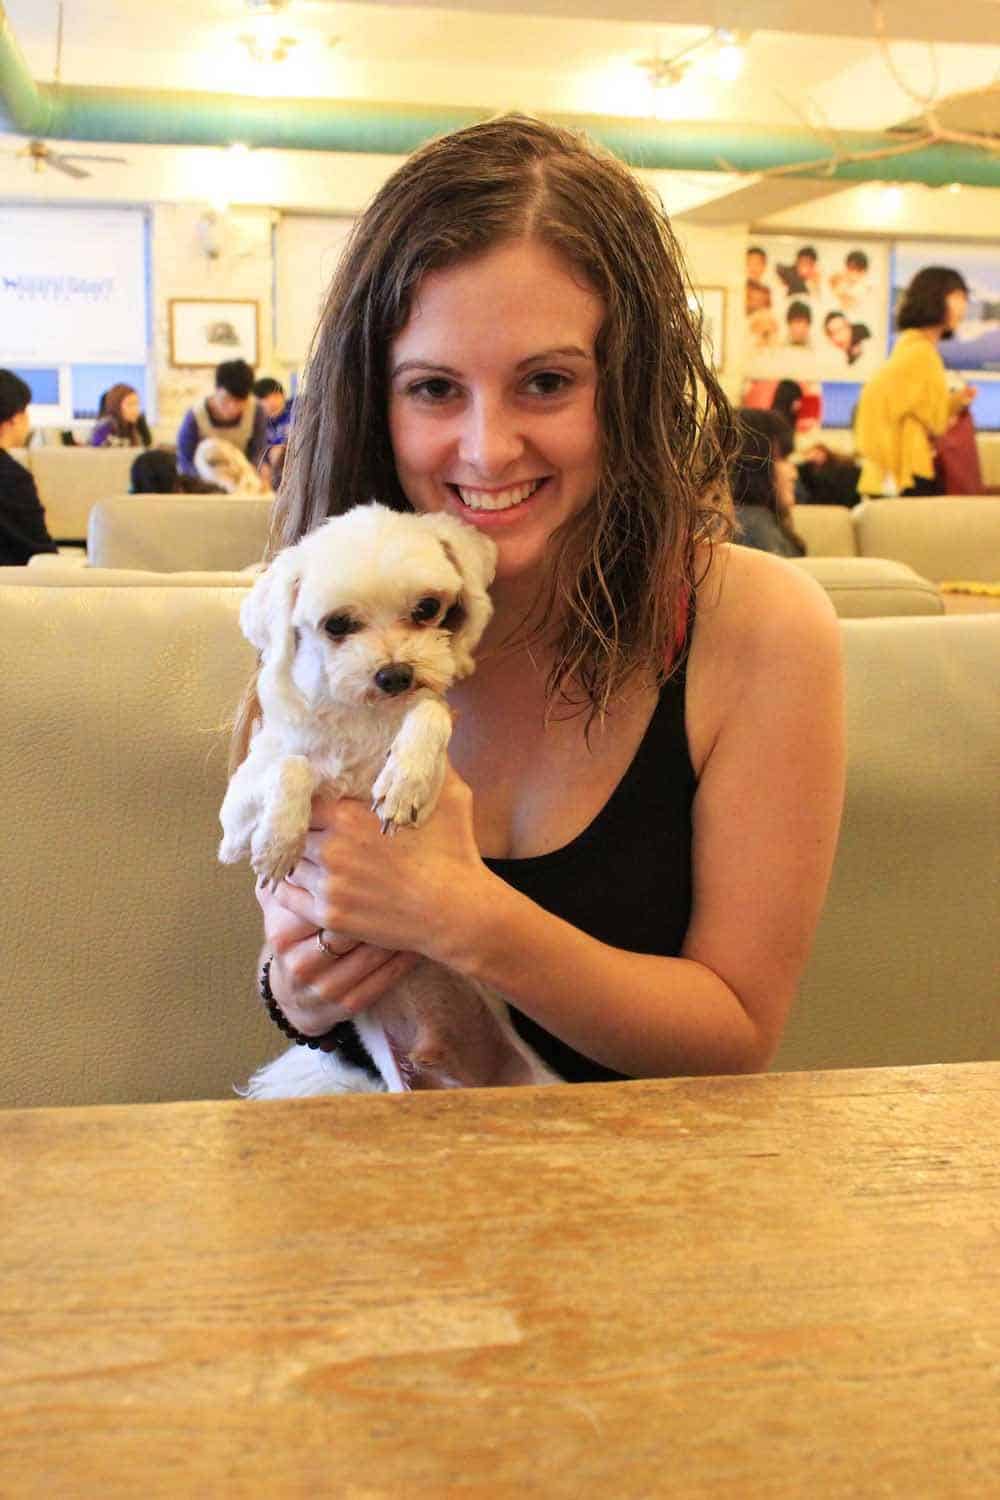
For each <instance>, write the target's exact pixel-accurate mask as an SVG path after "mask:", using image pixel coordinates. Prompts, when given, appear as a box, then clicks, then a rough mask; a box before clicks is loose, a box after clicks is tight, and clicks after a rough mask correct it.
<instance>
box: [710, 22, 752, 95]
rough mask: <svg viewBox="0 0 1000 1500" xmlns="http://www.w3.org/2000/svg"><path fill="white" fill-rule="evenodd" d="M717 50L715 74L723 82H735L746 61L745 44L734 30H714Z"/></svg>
mask: <svg viewBox="0 0 1000 1500" xmlns="http://www.w3.org/2000/svg"><path fill="white" fill-rule="evenodd" d="M716 40H717V42H718V44H719V50H718V52H717V54H716V58H715V72H716V75H717V76H718V77H719V78H721V79H722V81H723V83H735V82H736V80H737V78H739V76H740V74H741V73H742V72H743V67H744V64H745V63H746V44H745V42H744V40H743V38H742V37H741V36H740V34H739V33H738V32H736V31H728V30H726V29H725V28H722V29H720V30H719V31H717V32H716Z"/></svg>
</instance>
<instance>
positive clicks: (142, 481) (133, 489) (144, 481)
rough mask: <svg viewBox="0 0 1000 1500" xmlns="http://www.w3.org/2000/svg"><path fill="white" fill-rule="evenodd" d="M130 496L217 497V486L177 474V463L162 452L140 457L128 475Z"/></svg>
mask: <svg viewBox="0 0 1000 1500" xmlns="http://www.w3.org/2000/svg"><path fill="white" fill-rule="evenodd" d="M129 478H130V483H129V494H131V495H221V494H223V493H224V491H223V490H222V488H221V487H220V486H219V485H217V484H209V483H208V481H207V480H205V479H200V478H199V477H198V476H197V475H194V476H191V475H189V474H179V473H178V472H177V460H176V458H175V457H174V455H173V454H172V453H171V452H169V451H168V450H167V449H166V448H150V449H149V450H148V451H147V452H146V453H140V454H139V457H138V458H137V459H136V460H135V462H134V463H133V465H132V468H131V470H130V474H129Z"/></svg>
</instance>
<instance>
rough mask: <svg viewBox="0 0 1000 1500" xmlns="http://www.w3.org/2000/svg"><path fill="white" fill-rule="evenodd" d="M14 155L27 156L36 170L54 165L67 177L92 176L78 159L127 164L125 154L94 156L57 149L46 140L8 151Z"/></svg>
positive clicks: (56, 169) (55, 168) (120, 164)
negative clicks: (79, 164)
mask: <svg viewBox="0 0 1000 1500" xmlns="http://www.w3.org/2000/svg"><path fill="white" fill-rule="evenodd" d="M8 154H9V155H12V156H19V157H21V158H27V159H28V161H30V162H31V168H32V171H34V172H41V171H43V170H44V168H45V167H52V168H53V170H54V171H56V172H62V173H63V174H64V175H65V176H66V177H77V178H83V177H91V176H93V173H91V172H85V171H84V170H83V168H82V167H78V166H76V165H75V163H76V162H78V161H102V162H114V163H116V164H117V165H118V166H122V167H124V166H127V165H128V163H127V162H126V160H125V158H124V156H92V155H90V154H82V153H79V152H76V151H71V152H64V151H56V150H54V149H53V147H52V146H47V145H46V144H45V142H44V141H29V142H28V144H27V145H26V146H22V147H21V149H20V151H14V152H10V153H8Z"/></svg>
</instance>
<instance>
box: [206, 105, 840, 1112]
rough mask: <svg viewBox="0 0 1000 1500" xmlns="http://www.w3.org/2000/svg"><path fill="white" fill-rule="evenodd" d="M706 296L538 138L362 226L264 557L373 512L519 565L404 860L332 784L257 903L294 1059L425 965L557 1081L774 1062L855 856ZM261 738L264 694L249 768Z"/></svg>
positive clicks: (621, 179) (835, 736) (602, 175)
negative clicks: (752, 491) (476, 1000)
mask: <svg viewBox="0 0 1000 1500" xmlns="http://www.w3.org/2000/svg"><path fill="white" fill-rule="evenodd" d="M689 291H690V288H689V286H688V284H687V280H686V277H685V274H684V271H683V267H682V264H681V260H680V255H679V252H678V249H677V246H676V243H675V241H674V238H673V235H672V233H671V230H670V226H669V224H668V223H667V221H666V218H665V216H664V214H663V212H662V210H661V209H660V207H659V205H658V204H657V203H655V202H654V201H653V200H652V199H651V198H650V197H649V196H647V194H646V192H645V191H644V190H643V189H642V188H641V186H640V185H639V183H638V182H637V180H636V179H635V178H634V177H633V176H632V174H631V173H629V172H628V171H627V170H626V169H625V168H624V167H623V166H622V165H621V164H620V163H619V162H617V161H616V160H615V159H614V158H613V157H611V156H610V155H608V154H607V153H605V152H603V151H600V150H598V149H596V148H594V147H592V146H591V145H590V144H589V143H588V142H587V141H586V140H585V139H584V138H582V137H580V136H577V135H574V134H571V133H569V132H566V131H561V130H557V129H554V128H552V127H550V126H548V125H544V124H542V123H540V122H538V121H535V120H530V119H525V118H522V117H517V116H507V117H503V118H501V119H498V120H494V121H491V122H488V123H486V124H482V125H476V126H473V127H470V128H469V129H467V130H463V131H459V132H457V133H456V134H454V135H451V136H446V137H444V138H443V139H441V140H438V141H435V142H432V143H431V144H430V145H428V146H426V147H424V148H423V149H422V150H420V151H418V152H417V153H415V155H414V156H413V157H411V158H410V159H409V160H408V161H407V162H406V163H405V164H404V165H403V166H402V167H401V168H400V169H399V170H398V171H397V172H396V173H395V174H394V175H393V177H391V178H390V179H389V181H388V182H387V183H386V184H385V186H384V187H383V188H382V190H381V191H380V192H379V193H378V194H377V196H376V197H375V199H374V200H373V202H372V204H371V205H370V207H369V208H368V209H367V211H366V212H365V213H364V214H363V215H362V216H361V218H360V219H359V221H358V223H357V226H356V228H355V231H354V233H353V235H352V237H351V240H350V242H349V244H348V247H347V250H346V253H345V255H344V258H343V260H342V262H341V265H340V268H339V270H338V272H337V275H336V277H335V280H334V283H333V286H332V288H331V290H330V294H329V297H328V300H327V303H326V307H325V309H324V312H323V314H322V318H321V322H320V327H319V330H318V333H317V337H316V341H315V345H314V353H313V357H312V362H311V365H310V369H309V373H308V379H307V382H306V390H305V394H304V397H303V398H302V400H301V404H300V407H299V408H298V411H297V417H296V424H295V427H294V428H293V433H292V439H291V445H290V450H289V457H288V461H287V463H286V467H285V473H284V478H283V482H282V488H281V492H280V495H279V498H278V503H277V506H276V517H275V526H274V535H273V538H272V545H271V552H272V554H274V553H277V552H278V551H279V550H280V549H282V548H283V547H285V546H288V545H291V544H294V543H296V542H298V541H299V540H300V538H302V537H303V536H304V535H305V534H306V533H309V532H312V531H314V530H315V528H316V527H318V526H319V525H320V524H321V523H322V522H323V521H325V520H326V519H327V517H329V516H334V515H340V514H342V513H344V512H346V511H349V510H351V509H352V508H353V507H355V506H366V505H369V504H370V503H371V502H372V501H373V500H378V501H381V502H382V503H384V504H386V505H389V506H390V507H392V508H394V509H396V510H403V511H407V510H414V511H417V512H420V513H423V514H426V515H430V516H441V517H442V518H444V517H447V518H448V524H450V525H454V524H455V521H456V520H457V522H458V523H460V525H461V526H463V527H468V528H470V530H473V531H475V532H477V533H479V534H481V535H486V536H488V537H489V539H490V540H491V541H492V542H493V543H495V545H496V550H497V558H498V563H497V573H496V579H495V582H494V584H493V587H492V590H491V600H492V605H493V617H492V619H491V621H490V622H489V624H488V625H487V627H486V630H485V633H484V635H483V637H482V642H481V648H480V652H479V659H478V667H477V670H476V671H475V673H474V675H472V676H466V677H463V678H462V679H461V680H460V681H456V682H455V684H454V685H453V686H452V687H451V688H450V689H449V691H448V703H449V706H450V708H451V709H452V711H453V712H454V713H455V716H456V717H455V722H454V726H453V728H452V730H451V738H450V751H449V753H450V759H451V766H450V768H449V770H448V772H447V775H446V777H445V780H444V786H443V790H442V793H441V797H440V801H439V802H438V804H437V807H436V810H435V811H434V813H433V816H430V817H429V818H428V819H427V821H426V822H425V823H424V824H423V825H422V826H421V827H419V828H417V829H413V830H410V829H407V830H404V831H403V832H401V833H400V834H399V836H398V837H396V838H395V839H391V840H385V839H382V838H381V836H380V833H379V825H378V821H377V819H375V818H374V817H373V815H372V814H371V812H370V811H369V810H368V809H367V808H366V807H363V806H362V805H361V804H360V803H355V802H351V801H349V800H346V799H340V800H337V798H336V797H335V796H334V795H333V791H332V790H328V791H321V792H320V793H319V794H318V795H317V796H316V797H315V799H314V801H313V805H312V823H311V832H310V833H309V836H308V838H307V840H306V843H305V849H304V853H303V854H302V857H301V858H299V859H298V861H297V863H295V865H294V867H293V868H292V869H291V871H290V874H289V877H288V879H286V880H284V881H283V882H281V883H280V885H279V886H278V888H277V890H276V891H273V892H272V891H271V890H269V889H265V888H263V887H262V888H261V889H260V890H259V891H258V899H259V901H260V905H261V907H262V910H263V913H264V926H265V937H266V945H265V952H264V955H263V959H264V961H265V962H266V965H267V969H266V972H267V975H268V983H267V992H268V995H269V996H270V1000H269V1004H272V1003H273V1004H274V1005H275V1006H277V1007H278V1010H279V1013H281V1014H283V1015H284V1017H285V1018H286V1019H287V1021H289V1022H290V1023H291V1024H292V1025H293V1026H294V1027H295V1028H297V1029H298V1031H299V1032H300V1033H302V1035H303V1036H304V1037H305V1036H308V1037H311V1038H313V1039H316V1038H318V1037H322V1036H324V1034H326V1033H330V1034H331V1036H332V1035H333V1031H331V1028H333V1029H334V1030H335V1029H336V1028H337V1027H338V1026H340V1025H341V1024H342V1023H343V1022H344V1020H345V1018H347V1017H351V1016H354V1015H358V1014H359V1013H360V1012H362V1011H363V1010H365V1009H366V1008H367V1007H368V1006H370V1005H371V1004H372V1003H373V1002H374V1001H375V1000H378V999H381V998H382V997H383V996H385V995H386V994H387V993H388V991H389V990H390V989H391V988H392V987H393V985H395V984H396V983H397V982H398V980H399V978H400V976H401V975H402V974H403V973H404V972H405V971H406V970H407V969H408V968H409V967H411V966H412V965H413V964H414V963H415V962H416V961H417V958H418V956H423V957H426V958H430V959H432V960H434V961H436V962H437V963H438V964H443V965H444V966H445V967H446V968H449V969H451V970H453V971H455V972H456V973H458V974H460V975H462V976H464V977H466V978H467V979H471V980H473V981H475V982H476V983H479V984H483V985H485V986H487V987H489V988H490V989H491V990H493V991H497V992H499V993H500V995H502V996H504V997H505V998H506V999H507V1000H508V1001H509V1002H510V1004H511V1018H512V1020H513V1023H514V1025H515V1027H516V1029H517V1031H518V1032H519V1034H520V1035H521V1036H522V1037H523V1038H524V1039H525V1040H526V1041H528V1042H529V1043H530V1045H531V1046H532V1047H533V1048H534V1050H535V1052H536V1053H537V1054H538V1055H539V1056H540V1057H541V1058H542V1059H543V1061H544V1063H545V1064H546V1065H547V1066H548V1067H549V1068H551V1069H553V1070H554V1071H555V1072H556V1073H557V1074H558V1075H559V1076H560V1077H562V1078H565V1079H567V1080H574V1081H577V1080H587V1079H591V1080H593V1079H601V1078H613V1077H621V1076H634V1075H649V1074H663V1073H678V1072H726V1071H743V1070H746V1069H753V1068H759V1067H763V1066H765V1065H766V1062H767V1060H768V1058H769V1057H770V1056H771V1054H772V1052H773V1050H774V1048H775V1046H776V1045H777V1041H778V1038H779V1036H780V1033H781V1029H782V1026H783V1024H784V1019H785V1016H786V1014H787V1010H788V1006H789V1004H790V1002H791V999H792V995H793V992H794V989H795V985H796V983H797V979H798V975H799V973H800V971H801V968H802V965H803V963H804V961H805V956H806V953H807V951H808V946H809V941H810V938H811V934H812V930H813V927H814V925H815V922H816V919H817V916H818V912H819V906H820V902H821V900H822V895H823V891H824V888H825V884H826V880H827V876H828V874H829V868H830V862H831V859H832V853H833V847H834V842H835V837H836V828H837V822H838V817H839V808H840V797H841V780H842V746H841V710H840V699H841V687H840V677H839V658H838V644H839V641H838V633H837V624H836V619H835V617H834V615H833V612H832V609H831V608H830V606H829V604H828V602H827V601H826V598H825V596H824V595H823V594H822V592H821V591H820V590H819V588H818V587H816V586H814V585H813V583H812V580H811V579H808V578H806V577H805V576H804V575H802V576H800V575H798V574H791V576H786V575H787V574H789V573H791V570H788V569H786V568H785V565H784V564H782V563H779V562H776V561H775V560H774V559H771V558H767V557H764V556H762V555H758V554H752V553H750V552H748V551H747V550H746V549H741V548H733V549H730V548H729V547H728V546H727V545H726V544H725V542H726V538H727V536H728V532H729V519H728V512H729V506H728V499H727V495H726V460H727V457H728V454H729V452H730V450H731V448H732V445H733V432H732V424H731V417H730V413H729V410H728V407H727V405H726V402H725V398H724V397H723V395H722V392H721V390H720V388H719V386H718V384H717V382H716V379H715V377H714V375H713V373H712V371H711V369H710V368H708V366H707V365H706V362H705V359H704V357H703V354H702V349H701V344H700V340H699V333H698V328H697V326H696V324H695V322H694V321H693V319H692V315H691V312H690V310H689V301H688V298H689ZM383 561H384V560H383ZM403 570H404V572H405V565H404V569H403ZM461 602H462V601H461V600H457V601H455V607H460V605H461ZM414 604H415V605H416V608H417V610H418V611H420V610H421V609H422V601H419V600H414ZM337 628H338V629H339V628H340V627H339V623H338V627H337ZM346 628H349V626H345V629H346ZM408 691H409V689H408V687H407V686H405V685H402V684H400V686H399V693H398V694H395V695H394V698H393V701H394V702H398V703H399V704H400V706H401V707H402V708H405V706H406V694H407V692H408ZM258 716H259V705H258V701H257V697H256V693H255V690H254V685H253V684H251V687H250V689H249V691H248V694H247V697H246V700H245V703H244V706H243V711H242V715H241V720H240V724H239V726H238V729H237V733H236V735H235V737H234V764H238V763H240V762H241V761H242V760H243V758H244V756H245V754H246V749H247V744H248V740H249V738H250V735H251V733H252V731H253V728H254V725H255V723H256V722H257V720H258ZM750 766H752V767H754V768H756V769H755V784H754V795H753V797H752V798H748V797H747V795H746V772H747V767H750ZM776 829H780V831H781V834H780V838H776V837H775V830H776ZM317 937H318V938H319V941H317ZM338 955H340V956H338ZM330 1087H331V1090H333V1089H335V1088H336V1083H335V1081H334V1080H333V1079H331V1084H330Z"/></svg>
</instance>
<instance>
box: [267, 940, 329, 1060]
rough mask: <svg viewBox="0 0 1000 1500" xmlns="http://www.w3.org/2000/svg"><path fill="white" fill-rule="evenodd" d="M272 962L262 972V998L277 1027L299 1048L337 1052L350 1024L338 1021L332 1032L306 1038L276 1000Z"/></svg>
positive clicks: (268, 962) (269, 961) (268, 961)
mask: <svg viewBox="0 0 1000 1500" xmlns="http://www.w3.org/2000/svg"><path fill="white" fill-rule="evenodd" d="M272 961H273V960H271V959H270V958H269V959H268V960H267V961H266V962H265V964H264V966H263V968H262V969H261V971H260V998H261V999H262V1000H263V1002H264V1006H265V1008H266V1010H267V1013H268V1015H269V1016H270V1017H271V1020H272V1021H273V1022H274V1024H275V1026H277V1028H278V1030H279V1031H281V1032H283V1033H284V1035H285V1036H287V1038H288V1040H289V1041H290V1042H294V1043H295V1045H296V1046H297V1047H308V1048H309V1049H310V1050H311V1051H313V1052H316V1051H319V1052H336V1051H337V1049H338V1047H339V1046H340V1045H341V1041H342V1032H343V1028H344V1026H345V1024H346V1025H350V1022H349V1021H348V1022H346V1023H345V1022H344V1021H338V1022H337V1024H336V1026H331V1028H330V1030H329V1031H324V1032H323V1034H322V1035H321V1036H306V1034H305V1032H303V1031H299V1029H298V1027H296V1026H293V1025H292V1023H291V1021H290V1020H289V1019H288V1017H287V1016H286V1015H285V1012H284V1011H283V1010H282V1008H281V1006H280V1005H279V1004H278V1002H277V1000H276V999H275V998H274V991H273V990H272V988H271V963H272Z"/></svg>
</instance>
